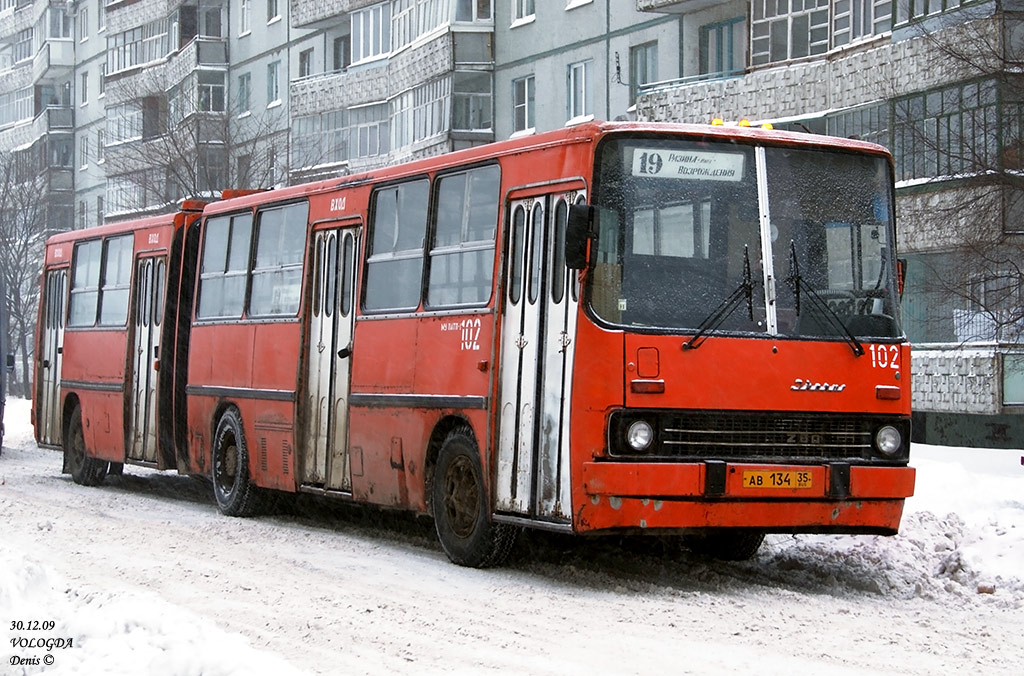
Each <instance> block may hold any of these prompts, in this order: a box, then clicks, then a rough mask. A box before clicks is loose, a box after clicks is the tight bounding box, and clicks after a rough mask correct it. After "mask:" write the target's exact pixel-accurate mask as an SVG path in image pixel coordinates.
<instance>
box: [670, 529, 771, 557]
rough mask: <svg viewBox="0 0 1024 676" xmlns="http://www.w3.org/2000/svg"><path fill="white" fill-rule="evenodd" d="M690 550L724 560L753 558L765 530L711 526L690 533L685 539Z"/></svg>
mask: <svg viewBox="0 0 1024 676" xmlns="http://www.w3.org/2000/svg"><path fill="white" fill-rule="evenodd" d="M683 542H684V544H685V545H686V546H687V547H688V548H689V549H690V551H693V552H696V553H697V554H702V555H704V556H708V557H711V558H713V559H720V560H722V561H746V560H748V559H752V558H753V557H754V554H756V553H757V550H758V549H760V547H761V543H762V542H764V531H761V530H757V529H754V528H709V529H708V530H706V531H704V532H702V533H700V534H696V535H688V536H686V537H685V538H684V540H683Z"/></svg>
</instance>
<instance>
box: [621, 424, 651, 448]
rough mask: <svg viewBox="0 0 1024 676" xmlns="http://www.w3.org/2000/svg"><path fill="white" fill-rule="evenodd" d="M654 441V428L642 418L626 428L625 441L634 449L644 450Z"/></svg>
mask: <svg viewBox="0 0 1024 676" xmlns="http://www.w3.org/2000/svg"><path fill="white" fill-rule="evenodd" d="M652 441H654V430H653V429H652V428H651V426H650V425H649V424H648V423H647V422H646V421H644V420H637V421H636V422H634V423H633V424H632V425H630V426H629V429H628V430H626V443H627V444H629V447H630V448H632V449H633V450H634V451H646V450H647V449H648V447H650V445H651V442H652Z"/></svg>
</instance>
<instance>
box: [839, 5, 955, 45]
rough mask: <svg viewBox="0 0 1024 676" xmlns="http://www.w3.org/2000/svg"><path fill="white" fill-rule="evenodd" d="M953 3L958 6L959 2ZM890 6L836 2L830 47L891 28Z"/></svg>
mask: <svg viewBox="0 0 1024 676" xmlns="http://www.w3.org/2000/svg"><path fill="white" fill-rule="evenodd" d="M932 1H933V2H934V0H932ZM955 2H956V5H957V6H959V5H960V2H959V0H955ZM892 4H893V3H892V0H836V2H835V8H834V17H835V18H834V19H833V22H832V46H833V47H840V46H842V45H845V44H847V43H850V42H853V41H854V40H859V39H861V38H865V37H869V36H871V35H878V34H879V33H884V32H885V31H887V30H889V29H890V28H892ZM935 4H938V3H935Z"/></svg>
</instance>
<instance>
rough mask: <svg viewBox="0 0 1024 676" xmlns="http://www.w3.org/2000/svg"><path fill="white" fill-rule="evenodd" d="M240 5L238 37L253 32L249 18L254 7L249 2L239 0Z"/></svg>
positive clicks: (247, 0)
mask: <svg viewBox="0 0 1024 676" xmlns="http://www.w3.org/2000/svg"><path fill="white" fill-rule="evenodd" d="M238 5H239V7H238V35H239V36H242V35H248V34H249V33H250V32H251V31H252V25H251V23H250V17H249V11H250V10H251V9H252V7H251V6H250V4H249V0H239V3H238Z"/></svg>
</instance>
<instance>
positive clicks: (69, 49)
mask: <svg viewBox="0 0 1024 676" xmlns="http://www.w3.org/2000/svg"><path fill="white" fill-rule="evenodd" d="M74 67H75V43H74V41H73V40H47V41H46V43H45V44H43V46H42V47H41V48H40V49H39V51H38V52H36V55H35V57H34V58H33V59H32V81H33V82H35V83H37V84H39V83H50V82H55V81H57V80H64V79H67V77H68V76H69V75H70V74H71V71H72V70H73V69H74Z"/></svg>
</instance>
